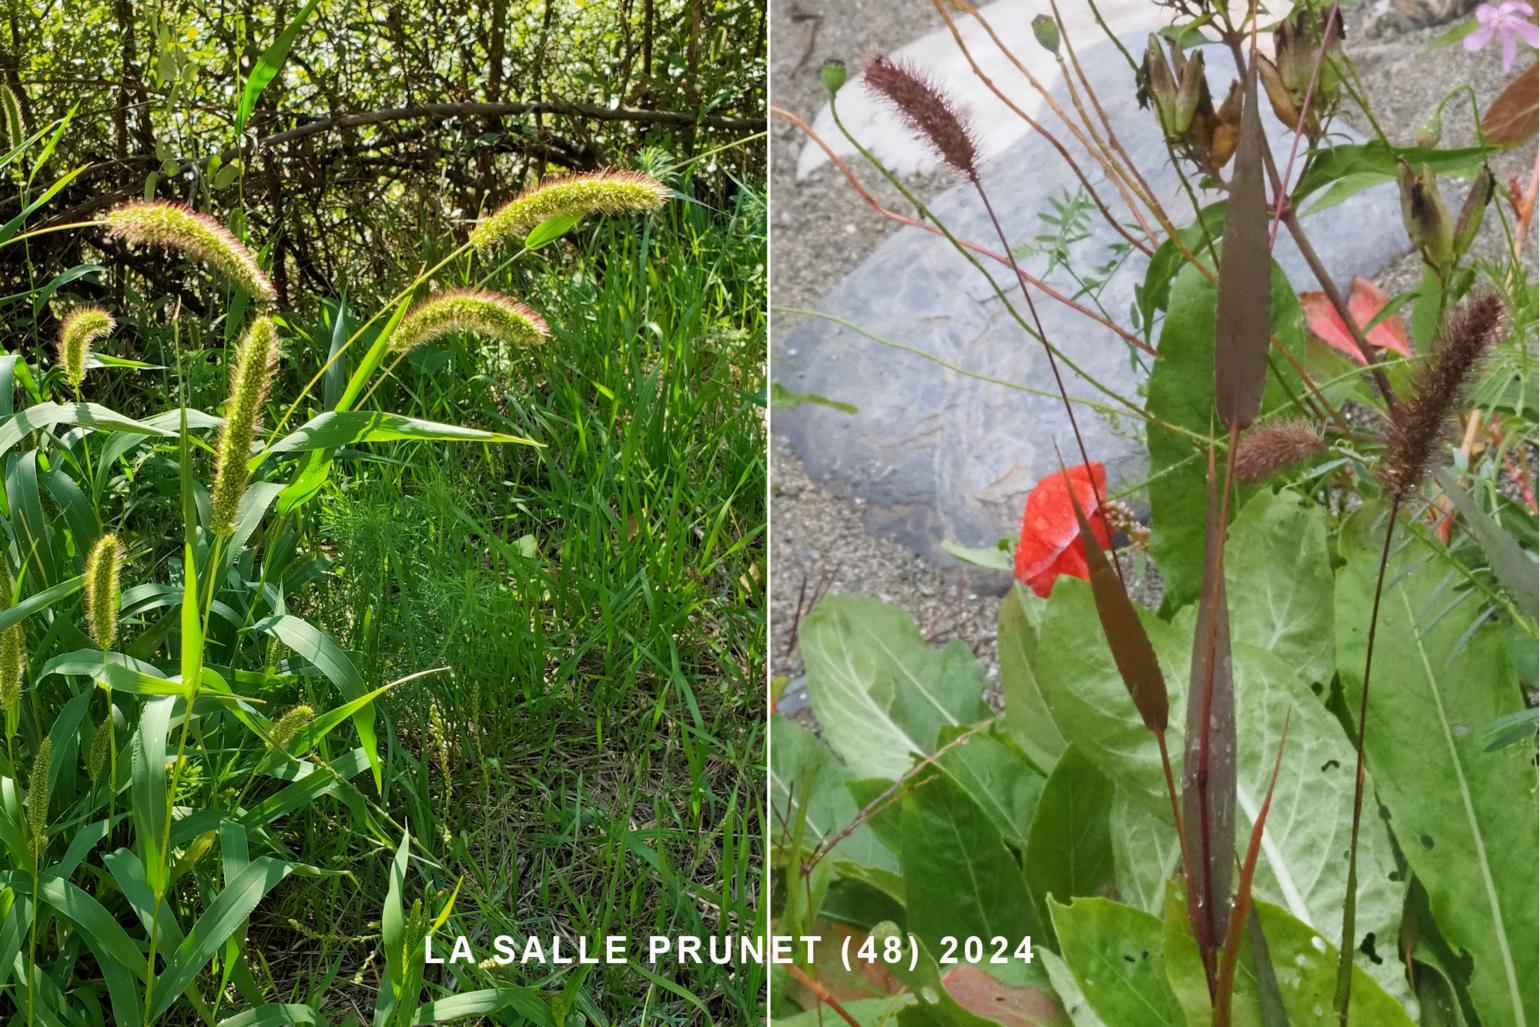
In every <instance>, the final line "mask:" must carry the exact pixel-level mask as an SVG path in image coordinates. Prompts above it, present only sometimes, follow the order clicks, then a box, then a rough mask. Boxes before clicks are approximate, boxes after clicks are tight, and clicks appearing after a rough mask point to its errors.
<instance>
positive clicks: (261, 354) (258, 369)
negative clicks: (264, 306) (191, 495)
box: [209, 317, 278, 535]
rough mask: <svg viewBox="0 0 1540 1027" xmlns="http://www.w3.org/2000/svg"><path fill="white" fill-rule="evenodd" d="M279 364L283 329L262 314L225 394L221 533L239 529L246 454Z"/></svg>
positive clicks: (218, 490)
mask: <svg viewBox="0 0 1540 1027" xmlns="http://www.w3.org/2000/svg"><path fill="white" fill-rule="evenodd" d="M277 370H278V329H277V327H276V326H275V325H274V324H273V321H272V318H268V317H259V318H257V319H256V320H255V321H253V322H252V323H251V327H250V328H248V329H246V334H245V335H244V336H242V337H241V342H240V345H239V346H238V347H236V351H235V359H234V361H232V362H231V364H230V392H229V395H228V397H227V398H226V399H225V423H224V424H223V425H222V426H221V427H220V429H219V445H218V447H217V448H216V450H215V456H214V488H213V491H212V492H211V493H210V496H209V505H210V507H211V508H212V514H213V530H214V533H215V534H216V535H232V534H234V533H235V512H236V510H237V508H239V506H240V503H241V496H242V495H244V494H245V492H246V482H247V478H248V477H249V473H250V472H249V471H248V470H247V467H246V460H247V458H248V457H250V456H251V444H252V442H253V441H254V440H255V439H256V437H257V428H258V427H259V426H260V425H261V423H262V408H263V406H264V405H265V404H266V403H267V394H268V390H269V389H270V388H272V384H273V375H274V374H275V373H276V372H277Z"/></svg>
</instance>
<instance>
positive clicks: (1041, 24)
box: [1032, 14, 1060, 54]
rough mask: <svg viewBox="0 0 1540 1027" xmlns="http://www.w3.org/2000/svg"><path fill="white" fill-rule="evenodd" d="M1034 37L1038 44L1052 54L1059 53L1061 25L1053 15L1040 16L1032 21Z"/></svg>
mask: <svg viewBox="0 0 1540 1027" xmlns="http://www.w3.org/2000/svg"><path fill="white" fill-rule="evenodd" d="M1032 35H1033V36H1035V37H1036V38H1037V43H1038V45H1039V46H1041V47H1042V48H1043V49H1044V50H1047V51H1048V52H1049V53H1051V54H1058V52H1059V42H1060V40H1059V23H1058V22H1057V21H1056V20H1054V18H1053V16H1052V15H1048V14H1039V15H1038V16H1037V17H1035V18H1033V19H1032Z"/></svg>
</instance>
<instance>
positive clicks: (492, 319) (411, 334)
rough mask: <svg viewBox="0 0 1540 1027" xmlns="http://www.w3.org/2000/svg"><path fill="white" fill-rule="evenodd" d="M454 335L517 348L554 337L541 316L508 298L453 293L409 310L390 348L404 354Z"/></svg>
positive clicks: (481, 292)
mask: <svg viewBox="0 0 1540 1027" xmlns="http://www.w3.org/2000/svg"><path fill="white" fill-rule="evenodd" d="M452 332H470V333H471V334H473V335H482V336H485V337H487V338H489V339H496V340H497V341H499V342H506V343H509V344H511V345H515V346H528V345H532V344H534V343H537V342H539V341H541V340H542V339H544V338H545V337H546V336H548V335H550V334H551V331H550V328H548V327H547V326H546V323H545V320H544V319H543V318H541V316H540V315H539V314H537V313H535V312H534V311H533V310H531V309H530V308H529V307H526V306H525V305H524V304H522V303H518V302H515V301H514V300H512V299H509V298H508V297H507V296H503V295H501V294H499V293H495V292H487V291H485V290H477V289H449V290H446V291H444V292H441V293H439V294H437V295H436V296H431V297H429V298H428V299H426V300H423V301H422V302H421V303H419V304H417V306H415V307H413V308H412V309H411V310H409V311H408V312H407V315H406V317H404V318H403V319H402V320H401V325H400V327H398V328H397V329H396V334H395V335H394V337H392V338H391V340H390V348H391V349H392V350H393V351H395V352H398V353H404V352H406V351H407V350H409V349H414V348H416V347H418V346H421V345H424V344H425V343H429V342H432V341H434V340H435V339H439V338H442V337H443V336H445V335H449V334H450V333H452Z"/></svg>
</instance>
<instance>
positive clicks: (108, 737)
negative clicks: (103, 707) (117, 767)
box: [86, 710, 113, 781]
mask: <svg viewBox="0 0 1540 1027" xmlns="http://www.w3.org/2000/svg"><path fill="white" fill-rule="evenodd" d="M112 731H113V725H112V711H111V710H108V711H107V715H106V716H105V717H103V718H102V722H101V724H100V725H99V726H98V727H97V729H96V736H95V737H94V738H92V739H91V751H90V752H89V753H88V754H87V755H86V773H87V774H89V775H90V777H91V780H92V781H95V780H96V779H97V778H99V777H101V776H102V768H103V767H105V766H106V765H107V754H108V750H109V748H110V747H111V745H112Z"/></svg>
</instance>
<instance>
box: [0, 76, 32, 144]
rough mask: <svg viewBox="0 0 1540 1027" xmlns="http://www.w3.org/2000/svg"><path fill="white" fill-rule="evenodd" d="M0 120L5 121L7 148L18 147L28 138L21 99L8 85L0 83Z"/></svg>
mask: <svg viewBox="0 0 1540 1027" xmlns="http://www.w3.org/2000/svg"><path fill="white" fill-rule="evenodd" d="M0 121H4V123H5V126H4V127H5V145H6V148H7V149H11V150H14V149H16V148H17V147H18V146H20V145H21V144H22V142H23V140H25V139H26V138H27V121H26V119H25V118H23V117H22V116H21V101H20V100H18V99H16V94H15V93H14V92H13V91H12V90H11V87H10V86H7V85H0Z"/></svg>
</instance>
